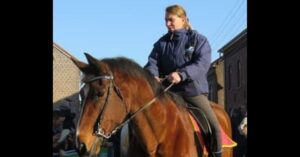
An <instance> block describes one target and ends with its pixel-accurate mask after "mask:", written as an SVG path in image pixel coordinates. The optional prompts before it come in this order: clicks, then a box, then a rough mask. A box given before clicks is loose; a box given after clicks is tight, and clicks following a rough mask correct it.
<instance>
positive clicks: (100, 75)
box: [72, 53, 232, 157]
mask: <svg viewBox="0 0 300 157" xmlns="http://www.w3.org/2000/svg"><path fill="white" fill-rule="evenodd" d="M85 55H86V58H87V61H88V64H86V63H83V62H81V61H78V60H76V59H72V61H73V62H74V63H75V65H76V66H77V67H78V68H79V69H80V71H81V72H83V73H84V75H85V76H84V78H83V79H82V82H84V83H85V86H84V87H83V88H82V90H81V92H80V93H82V97H83V98H82V100H83V103H82V110H81V113H80V117H79V120H78V124H77V129H76V147H77V151H78V154H79V155H80V156H93V157H96V156H97V154H98V153H99V152H100V149H101V145H102V143H103V140H105V139H108V138H110V137H111V135H112V134H114V133H116V132H117V131H118V130H119V129H121V128H122V126H123V125H125V124H127V123H129V125H130V131H131V132H132V135H133V138H132V139H133V140H131V142H130V146H129V150H128V156H130V157H148V156H149V157H175V156H176V157H202V156H203V151H201V152H200V154H198V152H197V148H196V144H195V136H194V129H193V126H192V123H191V120H190V117H189V114H188V110H187V109H186V107H185V106H184V105H183V103H182V101H181V100H182V99H174V96H172V94H171V93H170V92H164V89H163V87H162V86H161V85H160V84H159V83H158V82H156V80H155V79H154V77H153V76H152V75H151V74H150V73H149V72H147V71H146V70H144V69H143V68H142V67H140V66H139V65H138V64H137V63H135V62H134V61H132V60H130V59H127V58H124V57H117V58H110V59H109V58H108V59H102V60H97V59H95V58H94V57H92V56H91V55H89V54H87V53H85ZM178 98H180V97H178ZM213 108H214V110H215V111H216V113H217V117H218V119H219V120H220V125H221V126H222V128H223V129H224V130H225V132H226V133H228V135H229V136H231V125H230V120H229V118H228V115H227V114H226V112H225V111H224V109H222V108H221V107H218V105H213ZM200 150H203V145H202V146H201V148H200ZM222 154H223V155H222V157H231V156H232V149H231V148H228V149H227V150H226V148H225V149H223V153H222Z"/></svg>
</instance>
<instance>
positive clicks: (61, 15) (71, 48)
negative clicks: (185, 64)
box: [53, 0, 247, 66]
mask: <svg viewBox="0 0 300 157" xmlns="http://www.w3.org/2000/svg"><path fill="white" fill-rule="evenodd" d="M173 4H179V5H182V6H183V7H184V8H185V10H186V12H187V16H188V18H189V20H190V22H191V24H192V26H193V29H196V30H197V31H198V32H199V33H200V34H202V35H204V36H206V37H207V38H208V41H209V43H210V45H211V48H212V61H214V60H215V59H217V58H218V57H219V53H218V50H219V49H220V48H222V47H223V46H224V45H225V44H226V43H228V42H229V41H230V40H231V39H233V38H234V37H235V36H236V35H238V34H239V33H240V32H241V31H243V30H244V29H245V28H247V1H246V0H177V1H173V0H106V1H101V0H53V42H55V43H56V44H58V45H59V46H61V47H62V48H63V49H65V50H66V51H67V52H69V53H70V54H71V55H73V56H74V57H76V58H78V59H79V60H81V61H84V62H86V58H85V56H84V52H87V53H89V54H91V55H92V56H94V57H95V58H98V59H102V58H111V57H118V56H123V57H127V58H130V59H133V60H134V61H136V62H137V63H138V64H140V65H141V66H144V65H145V64H146V63H147V60H148V55H149V54H150V52H151V50H152V48H153V44H154V43H155V42H156V41H157V40H158V39H159V38H160V37H161V36H162V35H164V34H165V33H167V28H166V26H165V21H164V16H165V8H166V7H167V6H169V5H173Z"/></svg>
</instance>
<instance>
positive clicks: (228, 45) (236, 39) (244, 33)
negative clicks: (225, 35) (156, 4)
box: [218, 28, 247, 53]
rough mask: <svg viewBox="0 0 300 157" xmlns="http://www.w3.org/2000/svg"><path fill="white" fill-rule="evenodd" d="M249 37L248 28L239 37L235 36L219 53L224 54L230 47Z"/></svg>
mask: <svg viewBox="0 0 300 157" xmlns="http://www.w3.org/2000/svg"><path fill="white" fill-rule="evenodd" d="M246 35H247V28H245V29H244V30H243V31H242V32H240V33H239V34H238V35H237V36H235V37H234V38H233V39H232V40H230V41H229V42H228V43H227V44H226V45H224V46H223V47H222V48H220V49H219V50H218V52H219V53H223V52H224V50H225V49H227V48H228V47H230V46H231V45H233V44H235V43H236V42H238V41H239V40H240V39H241V38H243V37H245V36H246Z"/></svg>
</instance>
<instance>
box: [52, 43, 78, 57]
mask: <svg viewBox="0 0 300 157" xmlns="http://www.w3.org/2000/svg"><path fill="white" fill-rule="evenodd" d="M53 46H54V47H55V48H57V49H58V50H60V52H61V53H62V54H63V55H65V56H67V57H68V58H69V59H71V58H74V59H75V60H78V59H77V58H76V57H74V56H73V55H71V54H70V53H69V52H68V51H66V50H65V49H63V48H62V47H61V46H59V45H58V44H56V43H55V42H53Z"/></svg>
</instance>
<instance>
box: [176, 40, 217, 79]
mask: <svg viewBox="0 0 300 157" xmlns="http://www.w3.org/2000/svg"><path fill="white" fill-rule="evenodd" d="M210 62H211V48H210V45H209V43H208V40H207V38H205V37H204V38H200V36H198V44H197V45H196V47H195V51H194V55H193V58H192V60H191V61H190V62H189V63H188V64H186V66H184V67H182V68H180V69H179V74H180V76H181V79H182V81H185V80H197V77H199V76H201V75H206V74H207V71H208V69H209V67H210ZM205 77H206V76H205Z"/></svg>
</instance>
